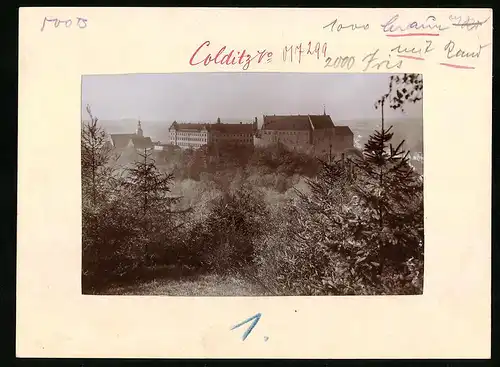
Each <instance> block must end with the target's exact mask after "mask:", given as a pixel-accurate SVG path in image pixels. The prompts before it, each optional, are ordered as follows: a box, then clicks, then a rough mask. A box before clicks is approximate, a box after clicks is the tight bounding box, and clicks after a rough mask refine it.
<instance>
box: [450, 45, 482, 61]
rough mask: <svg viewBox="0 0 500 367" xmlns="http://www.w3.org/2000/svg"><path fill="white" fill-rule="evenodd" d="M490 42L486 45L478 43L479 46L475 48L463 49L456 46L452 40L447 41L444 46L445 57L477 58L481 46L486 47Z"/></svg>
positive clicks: (479, 54)
mask: <svg viewBox="0 0 500 367" xmlns="http://www.w3.org/2000/svg"><path fill="white" fill-rule="evenodd" d="M489 45H490V43H488V44H486V45H479V48H476V49H475V50H470V49H469V50H465V49H462V48H460V47H456V44H455V42H454V41H449V42H448V43H447V44H446V45H445V46H444V50H445V51H446V58H448V59H453V58H476V59H477V58H479V57H480V56H481V51H482V49H483V48H485V47H488V46H489Z"/></svg>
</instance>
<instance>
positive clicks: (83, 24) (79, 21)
mask: <svg viewBox="0 0 500 367" xmlns="http://www.w3.org/2000/svg"><path fill="white" fill-rule="evenodd" d="M50 23H52V24H53V26H54V28H58V27H59V26H64V27H65V28H70V27H71V26H72V25H73V24H75V25H76V26H77V27H78V28H87V19H86V18H81V17H76V20H75V21H73V20H72V19H65V20H61V19H58V18H51V17H45V18H44V19H43V23H42V28H41V29H40V31H41V32H43V30H44V29H45V26H48V24H50Z"/></svg>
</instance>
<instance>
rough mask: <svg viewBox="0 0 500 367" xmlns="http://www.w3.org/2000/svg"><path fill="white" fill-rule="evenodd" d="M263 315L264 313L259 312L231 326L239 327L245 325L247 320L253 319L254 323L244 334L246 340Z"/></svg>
mask: <svg viewBox="0 0 500 367" xmlns="http://www.w3.org/2000/svg"><path fill="white" fill-rule="evenodd" d="M261 316H262V314H261V313H258V314H257V315H254V316H252V317H250V318H248V319H246V320H245V321H243V322H240V323H239V324H238V325H234V326H233V327H232V328H231V330H234V329H236V328H239V327H240V326H242V325H245V324H246V323H247V322H250V321H252V320H253V322H252V324H251V325H250V326H249V328H248V329H247V331H245V333H244V334H243V340H245V339H246V338H247V336H248V335H250V333H251V332H252V330H253V328H254V327H255V325H257V323H258V322H259V320H260V317H261Z"/></svg>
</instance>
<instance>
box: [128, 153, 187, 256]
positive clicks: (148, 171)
mask: <svg viewBox="0 0 500 367" xmlns="http://www.w3.org/2000/svg"><path fill="white" fill-rule="evenodd" d="M138 156H139V157H140V158H139V159H138V160H137V161H136V162H134V165H133V166H132V167H131V168H128V169H127V177H126V178H125V180H124V184H123V185H124V186H125V188H126V189H127V191H128V192H129V195H130V201H131V203H132V204H133V205H135V206H136V208H135V211H136V215H137V224H138V225H139V227H140V229H141V232H142V242H143V246H144V257H145V260H146V262H148V261H149V260H150V258H149V251H148V249H149V248H151V247H154V246H160V248H161V247H162V246H163V247H164V246H166V245H168V243H169V242H172V241H173V238H174V236H176V235H177V232H176V229H178V228H179V227H180V226H181V225H182V222H181V224H179V223H177V221H176V218H174V215H175V214H181V213H186V212H187V211H189V209H187V210H182V211H180V210H179V211H175V210H174V209H173V205H174V204H176V203H178V202H179V201H180V199H181V198H180V197H174V196H172V193H171V187H172V185H173V180H174V175H173V174H172V173H163V172H161V171H160V170H159V169H158V167H157V166H156V163H155V161H154V159H153V158H152V157H151V156H152V151H151V149H147V148H145V149H144V150H143V152H141V153H138Z"/></svg>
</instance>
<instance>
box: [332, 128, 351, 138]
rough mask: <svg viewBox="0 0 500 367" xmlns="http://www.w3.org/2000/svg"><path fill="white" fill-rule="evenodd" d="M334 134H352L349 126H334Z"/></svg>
mask: <svg viewBox="0 0 500 367" xmlns="http://www.w3.org/2000/svg"><path fill="white" fill-rule="evenodd" d="M335 135H341V136H349V135H354V134H353V133H352V130H351V128H350V127H349V126H335Z"/></svg>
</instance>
